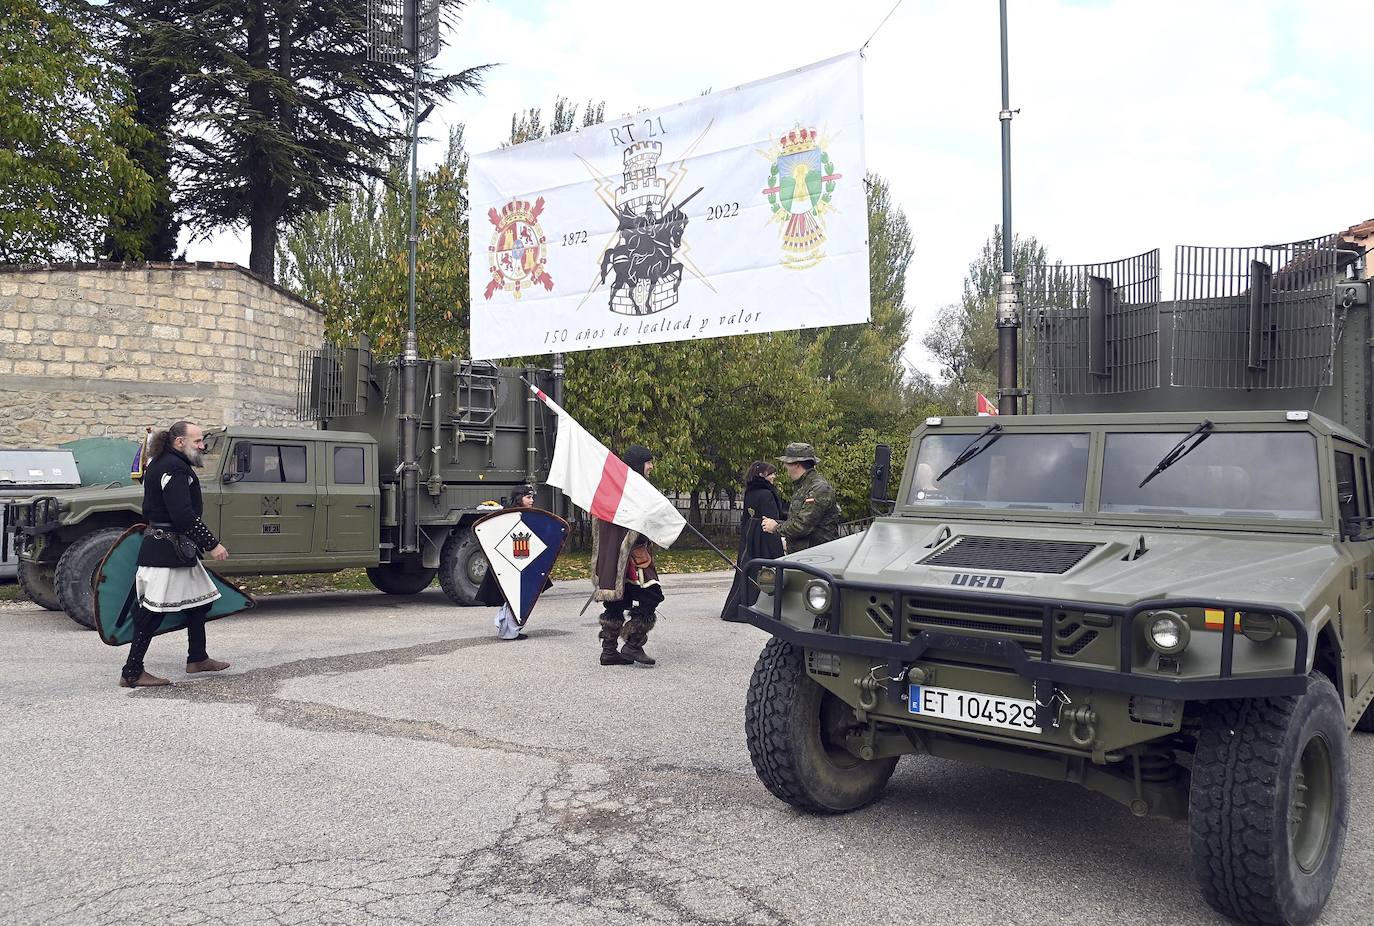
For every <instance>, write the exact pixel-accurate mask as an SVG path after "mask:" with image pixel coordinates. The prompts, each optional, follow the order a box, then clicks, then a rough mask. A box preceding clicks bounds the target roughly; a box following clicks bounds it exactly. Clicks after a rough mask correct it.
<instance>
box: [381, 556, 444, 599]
mask: <svg viewBox="0 0 1374 926" xmlns="http://www.w3.org/2000/svg"><path fill="white" fill-rule="evenodd" d="M408 565H409V564H406V563H386V564H384V565H381V566H370V567H368V570H367V580H368V581H369V582H371V583H372V585H373V587H374V588H376V589H377V591H379V592H386V593H387V594H388V595H418V594H419V593H420V592H423V591H424V590H425V589H427V588H429V586H430V583H431V582H433V581H434V574H435V573H436V572H438V571H439V570H437V569H425V568H423V567H421V568H413V567H412V568H407V566H408Z"/></svg>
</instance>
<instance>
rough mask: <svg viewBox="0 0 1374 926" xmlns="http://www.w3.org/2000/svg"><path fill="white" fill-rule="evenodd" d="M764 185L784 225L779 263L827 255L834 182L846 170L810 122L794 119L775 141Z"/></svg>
mask: <svg viewBox="0 0 1374 926" xmlns="http://www.w3.org/2000/svg"><path fill="white" fill-rule="evenodd" d="M769 157H770V158H771V159H772V162H773V166H772V169H771V170H770V171H769V172H768V186H767V187H765V188H764V190H763V193H764V195H765V196H767V197H768V205H769V206H771V207H772V209H773V220H774V221H775V222H777V223H779V224H780V225H781V226H782V230H781V235H780V237H781V239H782V240H781V242H780V244H781V248H782V261H781V263H782V265H783V266H784V267H790V268H792V269H794V270H805V269H807V268H808V267H814V266H816V264H819V263H820V262H821V261H822V260H824V259H825V248H824V246H825V216H826V214H827V213H828V212H830V210H831V209H832V208H834V207H833V206H831V204H830V199H831V197H832V196H833V195H834V193H835V182H836V181H837V180H839V179H841V178H842V177H843V176H844V175H843V174H839V173H836V172H835V165H834V164H833V163H832V162H831V160H830V155H829V154H828V153H827V152H826V150H825V142H824V141H822V140H821V139H820V138H819V137H818V135H817V133H816V130H815V129H814V128H807V127H803V126H802V125H801V124H797V125H796V126H795V127H794V128H793V129H792V130H791V131H790V132H788V133H787V134H786V135H783V136H781V137H780V138H779V139H778V141H777V143H776V144H775V145H774V146H773V149H772V151H771V152H769Z"/></svg>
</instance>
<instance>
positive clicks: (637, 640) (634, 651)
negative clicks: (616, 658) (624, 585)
mask: <svg viewBox="0 0 1374 926" xmlns="http://www.w3.org/2000/svg"><path fill="white" fill-rule="evenodd" d="M654 623H655V620H654V615H652V614H650V615H649V616H647V617H646V616H645V615H644V614H643V613H642V612H640V611H639V610H638V609H636V610H635V611H632V612H631V617H630V619H629V620H628V621H626V622H625V645H624V646H622V647H621V648H620V655H621V658H623V659H626V660H628V661H630V662H634V663H638V664H639V665H641V666H652V665H656V664H657V663H658V660H657V659H655V658H654V657H652V656H650V655H649V654H648V653H646V652H644V644H645V643H648V642H649V631H650V630H653V629H654Z"/></svg>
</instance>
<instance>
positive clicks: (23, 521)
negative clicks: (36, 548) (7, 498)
mask: <svg viewBox="0 0 1374 926" xmlns="http://www.w3.org/2000/svg"><path fill="white" fill-rule="evenodd" d="M4 522H5V525H6V527H7V528H9V529H10V530H12V531H14V551H15V553H16V554H18V555H20V556H22V555H23V554H24V551H25V550H26V549H28V548H29V547H31V546H33V543H34V538H36V537H41V536H42V535H44V534H50V533H52V532H53V531H55V530H57V529H58V527H60V526H61V524H62V514H61V504H60V502H59V500H58V499H57V497H56V496H53V495H44V496H40V497H39V498H30V499H26V500H25V501H23V502H10V503H8V504H7V505H6V506H5V518H4Z"/></svg>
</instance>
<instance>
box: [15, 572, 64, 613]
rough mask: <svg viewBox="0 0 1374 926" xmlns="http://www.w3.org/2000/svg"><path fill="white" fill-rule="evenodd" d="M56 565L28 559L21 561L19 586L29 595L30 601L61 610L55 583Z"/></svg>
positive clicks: (49, 608) (51, 609)
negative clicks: (33, 561)
mask: <svg viewBox="0 0 1374 926" xmlns="http://www.w3.org/2000/svg"><path fill="white" fill-rule="evenodd" d="M54 571H55V570H54V567H53V566H51V565H48V564H46V563H44V564H41V565H40V564H38V563H30V562H27V561H26V560H20V561H19V587H20V588H21V589H23V591H24V594H25V595H28V596H29V601H32V602H33V603H34V604H36V605H39V606H40V607H44V608H47V609H48V610H49V611H61V610H62V605H61V604H60V603H59V602H58V600H57V586H56V585H55V584H54V583H55V579H54V577H53V573H54Z"/></svg>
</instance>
